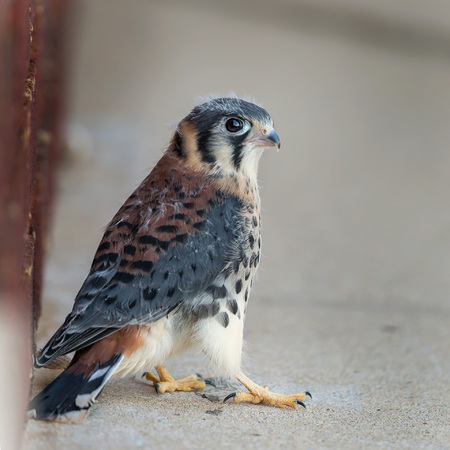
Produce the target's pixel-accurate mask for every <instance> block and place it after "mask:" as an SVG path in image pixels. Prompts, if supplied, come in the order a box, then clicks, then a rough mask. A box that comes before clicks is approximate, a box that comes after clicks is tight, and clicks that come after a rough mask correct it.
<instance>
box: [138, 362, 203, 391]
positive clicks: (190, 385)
mask: <svg viewBox="0 0 450 450" xmlns="http://www.w3.org/2000/svg"><path fill="white" fill-rule="evenodd" d="M155 369H156V372H158V375H159V378H158V377H155V375H153V374H152V373H150V372H146V373H145V374H144V375H143V376H145V378H146V379H147V380H148V381H151V382H152V383H153V386H155V390H156V393H157V394H160V393H161V394H163V393H164V392H174V391H184V392H187V391H190V390H191V389H205V387H206V383H205V380H203V379H202V378H201V377H200V376H199V375H195V374H193V375H188V376H187V377H184V378H181V379H179V380H175V379H174V378H173V377H172V376H171V375H170V373H169V372H168V371H167V369H166V368H165V367H164V366H156V367H155Z"/></svg>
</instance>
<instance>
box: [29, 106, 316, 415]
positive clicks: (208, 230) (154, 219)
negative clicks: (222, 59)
mask: <svg viewBox="0 0 450 450" xmlns="http://www.w3.org/2000/svg"><path fill="white" fill-rule="evenodd" d="M279 147H280V140H279V138H278V135H277V134H276V133H275V131H274V129H273V121H272V119H271V117H270V116H269V114H268V113H267V111H265V110H264V109H263V108H261V107H259V106H257V105H255V104H253V103H250V102H247V101H244V100H241V99H239V98H215V99H212V100H210V101H208V102H206V103H203V104H201V105H199V106H196V107H195V108H194V109H193V110H192V111H191V112H190V113H189V114H188V115H187V116H186V117H185V118H184V119H183V120H182V121H181V122H180V123H179V125H178V127H177V129H176V131H175V133H174V135H173V137H172V139H171V141H170V144H169V146H168V148H167V150H166V152H165V153H164V155H163V156H162V158H161V159H160V160H159V162H158V163H157V164H156V166H155V167H154V169H153V170H152V172H151V173H150V174H149V175H148V176H147V178H145V179H144V181H143V182H142V183H141V185H140V186H139V187H138V188H137V189H136V190H135V191H134V192H133V193H132V194H131V195H130V197H129V198H128V199H127V200H126V201H125V203H124V204H123V205H122V207H121V208H120V209H119V211H118V212H117V214H116V215H115V216H114V218H113V219H112V220H111V222H110V223H109V225H108V226H107V228H106V231H105V233H104V236H103V239H102V240H101V242H100V245H99V247H98V249H97V253H96V254H95V257H94V260H93V262H92V267H91V269H90V272H89V275H88V276H87V278H86V280H85V281H84V283H83V285H82V286H81V289H80V291H79V293H78V295H77V296H76V298H75V304H74V306H73V309H72V312H71V313H70V314H69V315H68V316H67V318H66V320H65V322H64V323H63V325H62V326H61V327H60V328H59V329H58V330H57V331H56V333H55V334H54V336H53V337H52V338H51V339H50V341H49V342H48V343H47V344H46V345H45V347H44V348H43V349H42V351H41V352H40V354H39V356H37V357H36V360H35V366H36V367H45V366H47V365H49V364H51V363H52V362H53V361H54V360H55V359H57V358H58V357H60V356H62V355H65V354H67V353H70V352H73V351H75V355H74V357H73V359H72V361H71V362H70V364H69V366H68V367H67V368H66V369H65V370H64V371H63V372H62V373H61V374H60V375H59V376H58V377H57V378H56V379H55V380H54V381H53V382H52V383H51V384H50V385H49V386H47V387H46V388H45V389H44V390H43V391H42V392H41V393H40V394H38V395H37V396H36V397H35V398H34V399H33V400H32V401H31V403H30V405H29V411H28V416H29V417H32V418H35V419H38V420H46V421H53V422H80V421H82V420H83V419H84V418H85V417H86V415H87V413H88V410H89V408H90V407H91V406H92V404H93V402H94V401H95V400H96V398H97V397H98V396H99V394H100V393H101V391H102V389H103V388H104V386H105V384H106V383H107V382H108V380H109V379H110V378H111V377H112V376H119V377H121V376H125V375H128V374H142V372H144V371H146V370H148V369H150V368H153V367H155V369H156V372H157V374H158V376H155V375H153V374H151V373H149V372H146V378H147V380H150V381H151V382H153V384H154V385H155V387H156V389H157V391H158V392H173V391H175V390H181V391H188V390H191V389H204V388H205V382H204V380H202V379H201V378H200V377H199V376H197V375H190V376H188V377H186V378H183V379H180V380H175V379H174V378H172V377H171V376H170V374H169V373H168V372H167V370H166V369H165V368H164V366H163V363H164V361H165V360H167V359H168V358H170V357H172V356H174V355H176V354H177V353H180V352H182V351H184V350H186V349H187V348H189V347H196V348H199V349H200V350H202V351H203V352H204V353H205V354H206V355H207V356H208V357H209V359H210V360H211V361H212V363H214V365H215V366H216V367H217V368H218V370H219V371H220V372H221V374H222V375H223V376H226V377H236V378H237V380H239V381H240V382H241V383H242V384H243V385H244V386H245V387H246V388H247V389H248V392H246V391H243V392H237V393H232V394H230V395H229V396H228V397H227V398H226V399H225V400H227V399H228V398H233V400H234V401H235V402H240V401H250V402H253V403H260V402H263V401H264V402H268V403H269V404H271V405H277V406H280V407H283V406H290V407H293V408H296V407H297V405H298V404H300V405H302V406H304V404H303V401H304V400H305V394H306V395H310V394H309V393H308V392H305V393H303V392H300V393H297V394H293V395H281V394H275V393H272V392H270V391H269V390H268V389H267V388H263V387H261V386H259V385H257V384H256V383H254V382H253V381H251V380H250V379H249V378H248V377H247V376H245V375H244V373H243V372H242V371H241V359H242V339H243V328H244V319H245V313H246V310H247V302H248V299H249V295H250V290H251V287H252V283H253V279H254V276H255V273H256V269H257V267H258V264H259V260H260V251H261V228H260V225H261V218H260V199H259V192H258V185H257V169H258V162H259V159H260V157H261V154H262V153H263V151H264V150H265V149H273V148H276V149H279Z"/></svg>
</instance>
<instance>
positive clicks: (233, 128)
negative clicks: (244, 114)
mask: <svg viewBox="0 0 450 450" xmlns="http://www.w3.org/2000/svg"><path fill="white" fill-rule="evenodd" d="M225 127H226V129H227V130H228V131H229V132H230V133H237V132H238V131H241V130H242V128H244V122H243V121H242V120H241V119H236V118H234V117H233V118H232V119H228V120H227V121H226V122H225Z"/></svg>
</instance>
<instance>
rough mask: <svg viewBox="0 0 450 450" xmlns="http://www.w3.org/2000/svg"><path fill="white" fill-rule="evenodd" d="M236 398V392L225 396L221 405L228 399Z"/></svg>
mask: <svg viewBox="0 0 450 450" xmlns="http://www.w3.org/2000/svg"><path fill="white" fill-rule="evenodd" d="M233 397H236V392H233V393H232V394H229V395H227V396H226V397H225V398H224V399H223V403H225V402H226V401H227V400H229V399H230V398H233Z"/></svg>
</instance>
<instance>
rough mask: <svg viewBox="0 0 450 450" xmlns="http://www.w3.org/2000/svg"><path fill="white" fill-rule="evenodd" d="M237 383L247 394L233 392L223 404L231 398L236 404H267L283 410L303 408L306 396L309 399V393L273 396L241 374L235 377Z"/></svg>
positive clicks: (267, 390) (273, 394)
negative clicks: (242, 386)
mask: <svg viewBox="0 0 450 450" xmlns="http://www.w3.org/2000/svg"><path fill="white" fill-rule="evenodd" d="M236 378H237V379H238V381H239V382H241V383H242V384H243V385H244V386H245V387H246V388H247V389H248V390H249V392H234V393H233V394H230V395H228V396H227V397H226V398H225V400H224V402H225V401H226V400H228V399H229V398H233V400H234V401H235V402H236V403H237V402H252V403H261V402H267V403H269V404H270V405H272V406H275V405H276V406H279V407H280V408H284V407H285V406H290V407H291V408H294V409H296V408H297V406H298V405H302V406H303V407H305V404H304V403H303V401H304V400H305V397H306V395H309V396H310V397H311V394H310V393H309V392H299V393H298V394H291V395H282V394H275V393H274V392H270V391H269V388H268V387H267V386H265V387H261V386H259V385H257V384H256V383H254V382H253V381H252V380H250V379H249V378H248V377H246V376H245V375H244V374H243V373H242V372H241V373H240V374H239V375H238V376H237V377H236Z"/></svg>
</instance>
